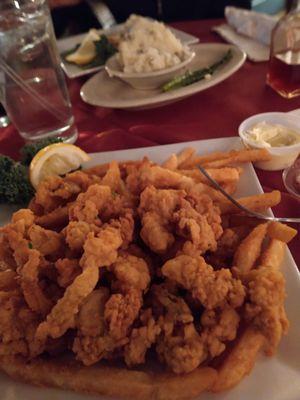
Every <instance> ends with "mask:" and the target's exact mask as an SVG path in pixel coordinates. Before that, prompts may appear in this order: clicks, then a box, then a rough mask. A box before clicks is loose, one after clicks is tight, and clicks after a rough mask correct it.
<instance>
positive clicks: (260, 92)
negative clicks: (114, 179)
mask: <svg viewBox="0 0 300 400" xmlns="http://www.w3.org/2000/svg"><path fill="white" fill-rule="evenodd" d="M222 23H224V20H222V19H210V20H193V21H182V22H174V23H171V25H172V26H174V27H175V28H177V29H180V30H182V31H185V32H187V33H190V34H192V35H194V36H196V37H198V38H199V40H200V43H206V42H211V43H212V42H216V43H222V42H223V40H222V39H221V38H220V37H219V36H218V35H217V34H216V33H214V32H213V31H212V28H213V27H214V26H216V25H218V24H222ZM267 68H268V65H267V63H266V62H260V63H254V62H251V61H248V60H247V61H246V62H245V63H244V65H243V66H242V67H241V68H240V69H239V70H238V71H237V72H236V73H234V74H233V75H232V76H230V77H229V78H228V79H226V80H225V81H223V82H222V83H220V84H218V85H216V86H214V87H212V88H210V89H207V90H204V91H202V92H199V93H197V94H194V95H193V96H191V97H189V98H185V99H183V100H180V101H178V102H176V103H173V104H169V105H165V106H163V107H158V108H154V109H148V110H139V111H129V110H121V109H111V108H103V107H94V106H91V105H89V104H86V103H85V102H84V101H83V100H82V99H81V97H80V88H81V86H82V85H83V83H84V82H85V81H86V80H87V79H89V77H88V76H87V77H86V76H85V77H81V78H77V79H72V80H67V83H68V88H69V93H70V98H71V101H72V105H73V113H74V116H75V121H76V124H77V128H78V131H79V136H78V139H77V142H76V144H77V145H78V146H80V147H81V148H82V149H83V150H85V151H87V152H103V151H110V150H122V149H129V148H138V147H147V146H156V145H165V144H170V143H177V142H186V141H192V140H202V139H211V138H221V137H230V136H237V135H238V127H239V125H240V123H241V122H242V121H243V120H244V119H246V118H248V117H249V116H251V115H253V114H257V113H263V112H268V111H280V112H289V111H292V110H295V109H297V108H300V97H298V98H297V97H296V98H293V99H285V98H283V97H281V96H280V95H278V94H277V93H276V92H275V91H274V90H272V89H271V88H270V87H269V86H267V84H266V74H267ZM23 144H24V142H23V139H22V138H21V137H20V136H19V134H18V132H17V130H16V129H15V128H14V126H13V125H12V124H11V125H9V126H8V127H6V128H2V129H0V152H1V153H2V154H6V155H9V156H11V157H13V158H15V159H18V157H19V149H20V148H21V147H22V145H23ZM256 173H257V175H258V178H259V180H260V182H261V184H262V186H263V189H264V191H265V192H269V191H271V190H274V189H277V190H280V191H281V193H282V201H281V203H280V205H278V206H277V207H275V208H274V209H273V211H274V214H275V215H276V216H282V217H300V201H299V200H297V199H296V198H295V197H293V196H292V195H290V194H289V193H288V192H287V191H286V189H285V187H284V184H283V181H282V171H263V170H259V169H256ZM294 227H295V228H296V229H297V228H298V227H297V226H294ZM289 246H290V250H291V252H292V254H293V257H294V259H295V261H296V264H297V265H298V266H299V267H300V238H299V235H297V236H296V237H295V238H294V239H293V241H292V242H291V243H290V245H289ZM299 267H298V268H299Z"/></svg>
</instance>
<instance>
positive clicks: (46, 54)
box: [0, 0, 77, 142]
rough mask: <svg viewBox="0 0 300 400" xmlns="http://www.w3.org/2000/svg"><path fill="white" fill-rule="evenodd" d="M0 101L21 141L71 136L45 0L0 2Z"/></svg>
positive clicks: (71, 121) (69, 138) (70, 117)
mask: <svg viewBox="0 0 300 400" xmlns="http://www.w3.org/2000/svg"><path fill="white" fill-rule="evenodd" d="M0 100H1V103H2V104H3V105H4V107H5V109H6V112H7V114H8V116H9V119H10V120H11V121H12V123H13V124H14V125H15V126H16V128H17V129H18V131H19V132H20V135H21V136H22V137H23V138H24V139H25V140H28V141H34V140H39V139H43V138H46V137H61V138H62V139H63V140H64V141H67V142H74V141H75V140H76V138H77V129H76V126H75V123H74V117H73V114H72V107H71V103H70V99H69V94H68V90H67V86H66V82H65V79H64V75H63V71H62V69H61V66H60V58H59V54H58V51H57V47H56V39H55V34H54V30H53V25H52V20H51V15H50V10H49V8H48V5H47V0H1V1H0Z"/></svg>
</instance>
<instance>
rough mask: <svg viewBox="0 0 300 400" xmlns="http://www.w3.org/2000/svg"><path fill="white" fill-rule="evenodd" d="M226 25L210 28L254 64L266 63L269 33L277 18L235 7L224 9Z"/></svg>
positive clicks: (268, 49)
mask: <svg viewBox="0 0 300 400" xmlns="http://www.w3.org/2000/svg"><path fill="white" fill-rule="evenodd" d="M225 16H226V19H227V22H228V24H222V25H219V26H215V27H213V28H212V30H213V31H215V32H217V33H218V34H219V35H220V36H222V37H223V39H225V40H226V41H228V42H230V43H233V44H235V45H236V46H238V47H240V48H241V49H242V50H243V51H244V52H245V53H246V54H247V56H248V58H249V59H250V60H252V61H255V62H261V61H268V59H269V51H270V48H269V43H270V40H271V32H272V30H273V28H274V26H275V24H276V23H277V21H278V18H277V17H274V16H270V15H267V14H263V13H258V12H255V11H249V10H244V9H240V8H236V7H230V6H229V7H226V8H225Z"/></svg>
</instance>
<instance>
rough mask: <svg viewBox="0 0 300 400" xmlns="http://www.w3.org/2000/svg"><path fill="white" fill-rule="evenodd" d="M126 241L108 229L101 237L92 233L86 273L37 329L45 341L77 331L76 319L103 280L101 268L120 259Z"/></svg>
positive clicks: (85, 260) (84, 264)
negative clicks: (120, 252)
mask: <svg viewBox="0 0 300 400" xmlns="http://www.w3.org/2000/svg"><path fill="white" fill-rule="evenodd" d="M121 244H122V239H121V235H120V233H119V231H118V230H117V229H115V228H112V227H109V226H107V227H106V228H105V229H103V230H102V231H101V232H100V233H99V234H98V237H94V234H93V233H89V234H88V237H87V240H86V242H85V244H84V246H83V247H84V254H83V256H82V258H81V260H80V265H81V266H82V268H83V271H82V273H81V274H80V275H78V276H77V277H76V278H75V279H74V281H73V283H72V284H71V285H70V286H68V287H67V289H66V291H65V293H64V295H63V297H62V298H61V299H60V300H59V301H58V302H57V303H56V305H55V306H54V307H53V308H52V310H51V312H50V314H48V316H47V318H46V321H44V322H42V323H41V324H40V325H39V327H38V329H37V333H36V334H37V337H38V338H40V339H41V340H43V339H46V338H47V336H50V337H52V338H58V337H60V336H62V335H63V334H64V333H65V332H66V330H67V329H69V328H74V326H75V317H76V315H77V313H78V310H79V307H80V305H81V303H82V302H83V300H84V299H85V298H86V297H87V296H88V295H89V294H90V293H91V292H92V290H93V289H94V288H95V286H96V284H97V282H98V280H99V268H100V267H104V266H109V265H110V264H111V263H113V262H114V261H115V260H116V259H117V249H118V248H119V247H120V246H121Z"/></svg>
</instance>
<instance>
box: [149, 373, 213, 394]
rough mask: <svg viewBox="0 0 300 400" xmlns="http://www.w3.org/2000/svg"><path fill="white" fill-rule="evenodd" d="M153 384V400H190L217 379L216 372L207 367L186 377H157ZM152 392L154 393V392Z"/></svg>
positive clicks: (207, 388) (208, 387)
mask: <svg viewBox="0 0 300 400" xmlns="http://www.w3.org/2000/svg"><path fill="white" fill-rule="evenodd" d="M156 379H157V380H156V384H154V387H155V391H156V394H155V396H153V399H155V400H169V399H170V400H180V399H191V398H194V397H196V396H198V395H199V394H200V393H202V392H203V391H204V390H209V389H210V388H211V387H212V385H213V384H214V382H215V381H216V379H217V371H216V370H215V369H213V368H209V367H200V368H197V369H195V370H194V371H192V372H190V373H189V374H186V375H180V376H174V375H171V374H170V375H169V376H164V375H162V376H161V377H160V376H159V375H157V378H156ZM155 391H154V392H155Z"/></svg>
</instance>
